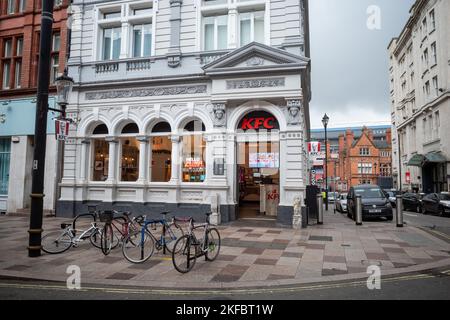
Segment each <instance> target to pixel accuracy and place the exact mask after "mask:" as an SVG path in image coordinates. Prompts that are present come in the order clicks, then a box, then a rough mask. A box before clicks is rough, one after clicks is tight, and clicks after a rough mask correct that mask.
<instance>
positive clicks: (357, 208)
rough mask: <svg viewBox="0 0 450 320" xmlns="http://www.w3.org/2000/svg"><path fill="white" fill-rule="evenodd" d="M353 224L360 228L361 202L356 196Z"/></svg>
mask: <svg viewBox="0 0 450 320" xmlns="http://www.w3.org/2000/svg"><path fill="white" fill-rule="evenodd" d="M355 222H356V225H357V226H361V225H362V200H361V196H360V195H357V196H356V217H355Z"/></svg>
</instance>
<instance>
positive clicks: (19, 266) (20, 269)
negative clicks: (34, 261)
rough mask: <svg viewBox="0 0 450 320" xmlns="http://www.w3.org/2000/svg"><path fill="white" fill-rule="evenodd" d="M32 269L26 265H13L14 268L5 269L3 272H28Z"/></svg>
mask: <svg viewBox="0 0 450 320" xmlns="http://www.w3.org/2000/svg"><path fill="white" fill-rule="evenodd" d="M30 268H31V267H30V266H25V265H20V264H18V265H13V266H10V267H8V268H5V269H3V270H10V271H25V270H28V269H30Z"/></svg>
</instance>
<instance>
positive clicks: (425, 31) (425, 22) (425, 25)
mask: <svg viewBox="0 0 450 320" xmlns="http://www.w3.org/2000/svg"><path fill="white" fill-rule="evenodd" d="M422 33H423V34H422V36H423V37H425V36H426V35H427V33H428V26H427V18H425V19H423V20H422Z"/></svg>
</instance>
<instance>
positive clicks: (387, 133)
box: [386, 128, 392, 145]
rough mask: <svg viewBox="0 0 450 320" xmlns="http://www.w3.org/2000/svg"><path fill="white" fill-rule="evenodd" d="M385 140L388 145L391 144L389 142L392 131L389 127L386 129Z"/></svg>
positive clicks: (390, 141)
mask: <svg viewBox="0 0 450 320" xmlns="http://www.w3.org/2000/svg"><path fill="white" fill-rule="evenodd" d="M386 142H387V144H388V145H391V143H392V131H391V128H388V129H387V130H386Z"/></svg>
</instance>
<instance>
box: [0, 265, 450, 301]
mask: <svg viewBox="0 0 450 320" xmlns="http://www.w3.org/2000/svg"><path fill="white" fill-rule="evenodd" d="M445 272H450V270H447V271H445ZM430 278H435V276H434V275H426V274H418V275H409V276H399V277H394V278H387V279H383V278H382V283H387V282H396V281H410V280H419V279H430ZM360 285H366V280H363V281H352V282H346V283H335V284H319V285H305V286H297V287H286V288H261V289H230V290H226V289H224V290H220V291H218V290H208V289H206V290H201V291H200V290H198V291H196V290H171V289H127V288H102V287H82V288H81V289H79V290H69V289H67V288H66V287H64V286H60V285H38V284H19V283H11V284H9V283H0V287H3V288H17V289H40V290H64V291H75V292H76V291H84V292H88V291H100V292H107V293H115V294H120V293H128V294H165V295H211V294H213V295H229V294H240V293H245V294H262V293H282V292H294V291H312V290H323V289H338V288H345V287H356V286H360Z"/></svg>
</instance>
